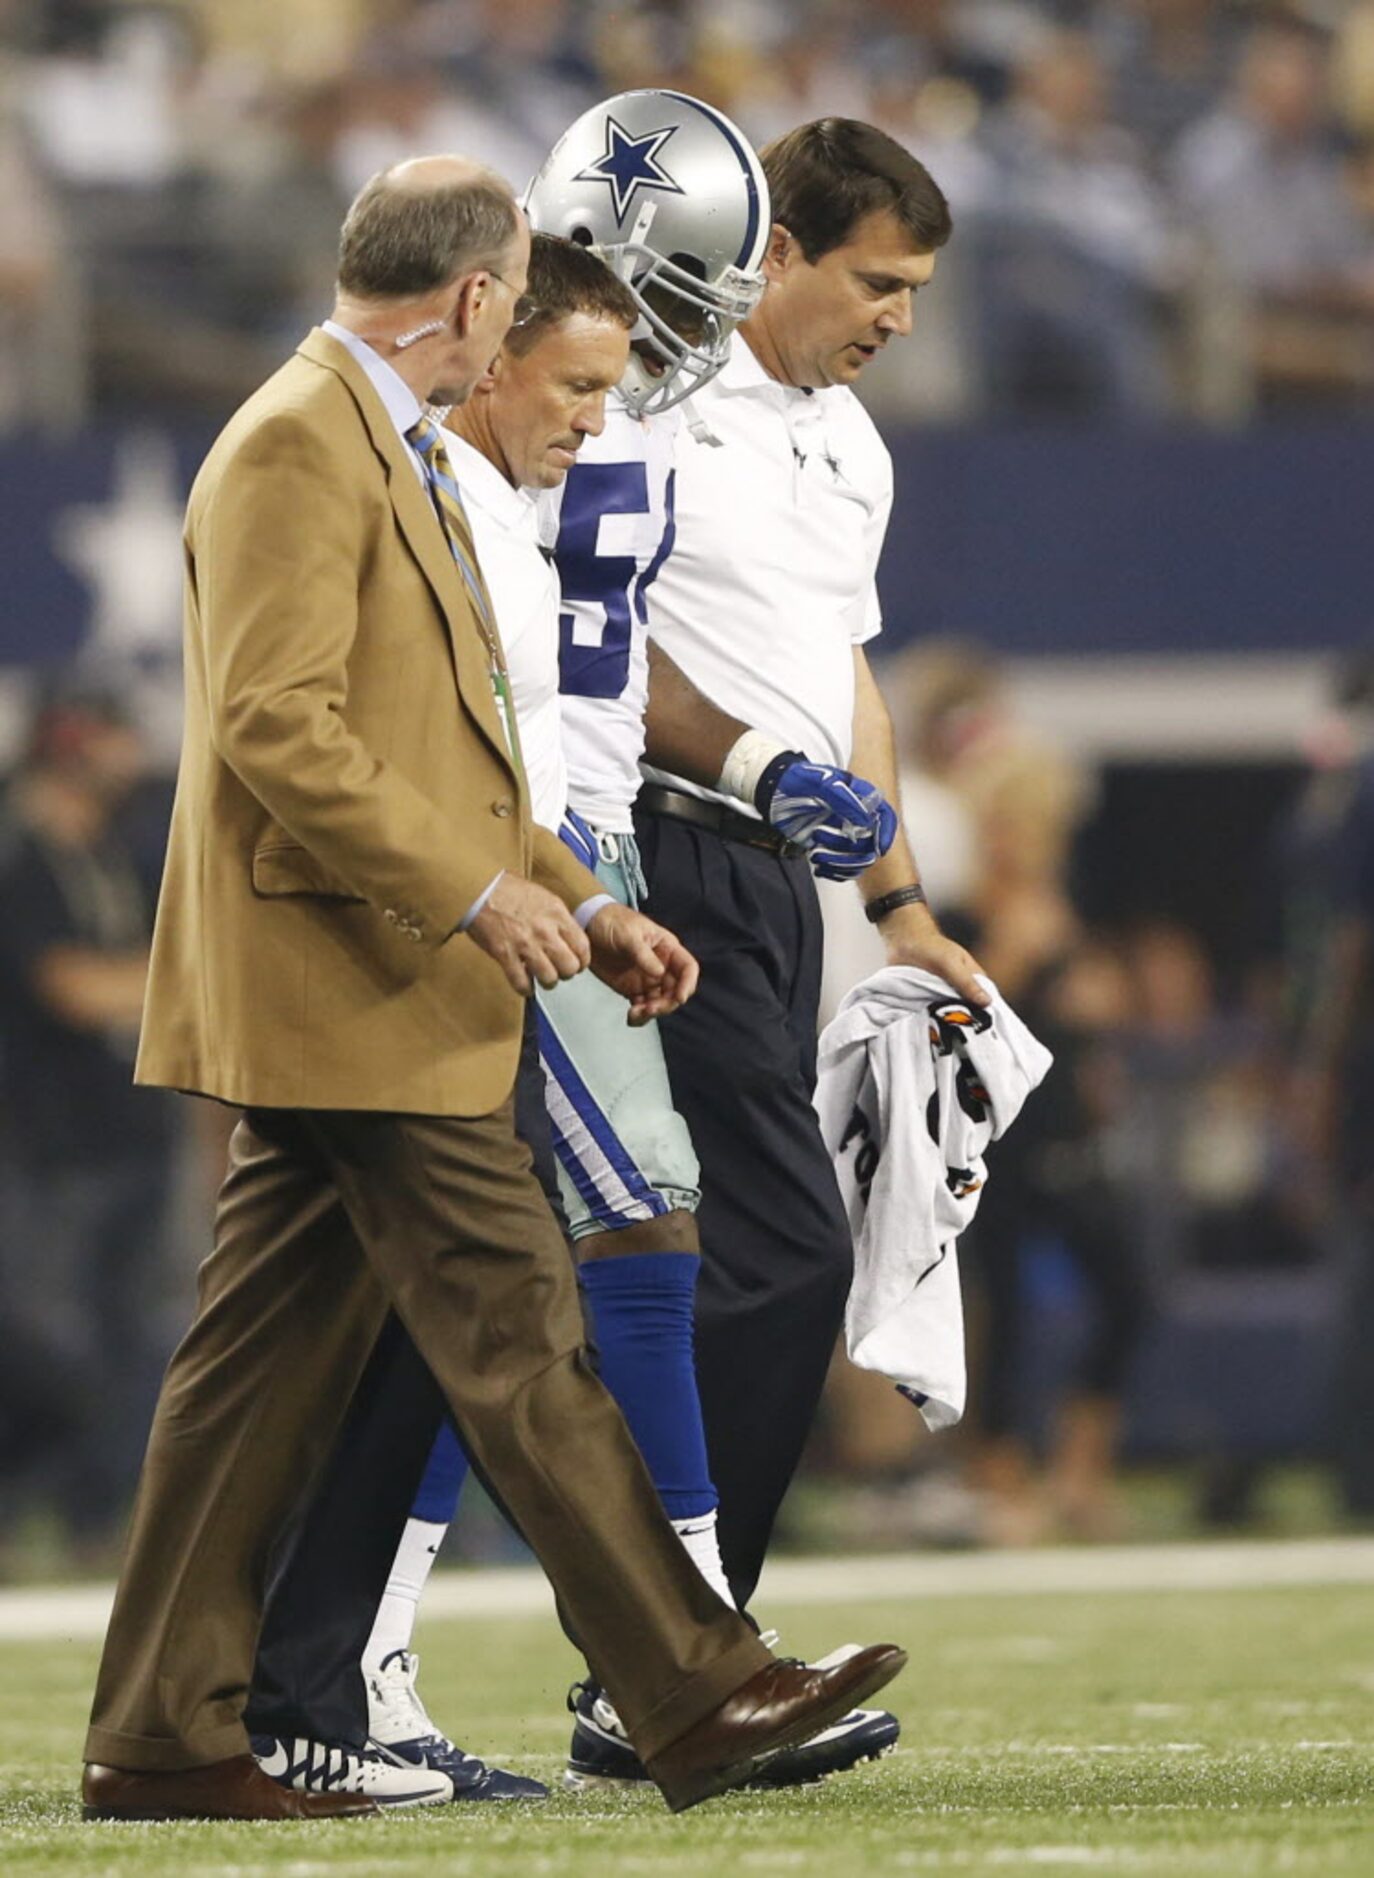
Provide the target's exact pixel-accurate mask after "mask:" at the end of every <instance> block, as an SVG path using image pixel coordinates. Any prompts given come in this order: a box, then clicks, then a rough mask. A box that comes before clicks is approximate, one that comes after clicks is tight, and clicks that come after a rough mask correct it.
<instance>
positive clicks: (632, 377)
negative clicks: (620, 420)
mask: <svg viewBox="0 0 1374 1878" xmlns="http://www.w3.org/2000/svg"><path fill="white" fill-rule="evenodd" d="M525 209H526V212H527V213H528V215H529V218H530V221H531V223H532V224H533V226H534V227H535V228H536V229H538V230H540V231H541V233H543V234H547V235H562V236H564V237H565V238H566V239H568V240H572V241H578V242H581V243H582V244H583V246H585V247H589V248H591V249H592V251H593V252H594V253H596V254H598V255H600V257H601V259H602V260H603V261H605V262H606V264H607V266H609V267H610V268H611V269H612V271H613V272H614V273H616V274H618V275H619V276H620V278H621V279H622V280H623V281H625V282H626V284H627V285H628V286H629V288H630V291H631V292H632V293H633V294H634V297H635V302H636V304H637V306H638V307H639V324H638V325H637V326H636V328H635V330H634V335H633V337H634V340H635V341H636V342H637V343H636V348H635V350H634V351H632V352H631V354H630V368H629V371H628V372H627V373H626V376H625V378H624V379H623V380H622V383H621V390H622V391H623V393H624V395H625V397H626V399H627V400H628V402H629V404H630V406H631V408H632V409H633V410H635V411H637V412H639V413H640V414H641V415H645V414H649V413H652V412H656V411H666V410H669V409H670V408H671V407H672V406H673V405H675V404H680V403H681V402H682V400H683V399H684V398H687V397H690V396H691V394H692V393H693V392H694V391H696V390H698V389H699V388H700V387H701V386H702V385H704V384H706V383H707V382H708V381H709V380H710V379H712V378H714V377H715V375H716V373H717V372H718V371H719V370H720V368H721V366H722V365H724V363H725V361H726V359H727V358H728V357H729V355H730V335H731V333H732V332H733V331H734V329H735V327H736V326H738V324H739V322H740V321H741V320H742V319H744V318H746V317H747V316H748V315H749V314H750V313H751V312H752V311H753V310H754V308H755V307H756V306H757V305H758V302H759V297H760V295H761V294H762V292H763V285H764V282H763V276H762V274H761V273H760V272H759V264H760V262H761V261H762V259H763V251H764V248H765V246H766V245H767V241H768V230H769V225H770V205H769V200H768V184H767V182H766V181H765V179H764V174H763V169H762V167H761V165H760V163H759V160H758V158H757V157H756V156H755V155H754V152H753V151H752V150H751V149H750V147H749V145H748V143H747V142H746V141H745V139H744V137H743V136H742V134H741V133H740V132H739V131H738V130H737V129H736V128H735V126H734V125H733V124H732V123H731V122H730V120H729V118H728V117H726V116H725V114H724V113H723V112H722V111H717V110H716V109H715V108H714V107H713V106H711V105H709V104H702V103H701V102H700V100H699V99H697V98H689V97H688V96H687V95H686V93H685V92H681V91H622V92H620V93H619V94H618V95H617V96H616V97H614V98H607V99H606V100H605V101H604V102H603V103H601V104H597V105H594V106H593V107H592V109H591V110H590V111H586V112H584V113H583V115H582V116H581V117H579V118H578V120H577V122H576V123H575V124H574V125H572V127H571V128H570V129H569V130H566V131H565V132H564V133H563V135H562V136H561V137H560V138H559V140H558V142H557V143H556V144H555V145H554V147H553V149H552V150H551V151H550V152H549V155H548V156H547V158H546V159H545V161H544V163H543V165H542V167H541V168H540V170H539V172H538V174H537V175H536V176H535V179H534V181H533V182H532V183H531V184H530V186H529V189H528V191H527V192H526V195H525ZM645 354H647V355H648V356H647V357H646V356H645Z"/></svg>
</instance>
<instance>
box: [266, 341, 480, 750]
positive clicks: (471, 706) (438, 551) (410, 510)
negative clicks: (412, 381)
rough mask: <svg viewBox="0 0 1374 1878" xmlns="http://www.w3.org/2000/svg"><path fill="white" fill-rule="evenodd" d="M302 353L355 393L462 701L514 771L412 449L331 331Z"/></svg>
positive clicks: (463, 591)
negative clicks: (437, 616) (439, 618)
mask: <svg viewBox="0 0 1374 1878" xmlns="http://www.w3.org/2000/svg"><path fill="white" fill-rule="evenodd" d="M298 350H299V352H300V353H301V355H302V357H304V358H307V359H309V360H311V362H312V363H313V364H316V365H322V366H324V367H325V368H326V369H327V370H329V371H332V372H334V373H336V374H337V375H338V376H339V377H340V378H342V379H343V381H344V383H345V384H346V385H347V386H348V389H349V391H350V392H351V393H352V394H353V398H354V401H355V402H356V404H357V406H358V410H359V413H360V415H361V417H362V420H363V423H364V424H365V425H366V427H367V432H368V435H369V437H370V438H371V440H372V446H373V448H374V449H375V451H376V452H377V455H378V456H379V457H380V458H381V459H382V462H383V464H384V465H385V467H386V474H387V487H388V492H389V494H390V496H391V506H392V509H393V510H394V511H395V515H396V523H397V526H398V528H399V529H400V531H401V533H402V535H403V536H404V537H405V541H406V545H407V547H408V548H409V549H410V552H411V553H412V554H413V555H414V557H415V559H416V561H417V562H418V563H419V566H420V570H421V572H422V573H423V574H424V576H425V579H426V581H428V583H429V586H430V589H431V591H432V592H433V594H434V598H435V600H436V602H437V603H438V606H439V610H440V612H441V613H442V614H443V617H444V625H445V627H446V629H447V631H448V638H449V646H450V648H451V650H452V653H453V668H454V673H455V676H456V677H457V680H458V689H459V691H460V693H461V694H462V698H463V702H464V704H465V705H466V706H467V708H468V710H469V711H470V712H471V714H472V716H473V717H474V718H475V719H476V720H477V724H478V726H479V728H480V729H481V731H482V734H483V735H484V736H485V737H486V739H487V742H488V743H490V744H491V745H492V747H493V749H494V750H495V751H496V754H497V755H498V756H499V757H501V758H502V759H503V761H504V762H505V763H506V765H507V767H508V768H509V769H510V770H511V771H512V774H514V769H515V766H514V764H513V763H512V761H511V756H510V751H509V749H508V747H507V744H506V736H505V731H504V729H503V727H502V724H501V718H500V713H499V711H498V709H497V704H496V699H495V697H494V695H493V692H492V686H491V671H490V667H489V664H488V661H487V652H486V647H485V646H484V645H483V643H482V635H481V633H480V631H479V630H478V626H477V620H476V618H475V616H474V614H473V611H472V603H471V601H470V600H469V599H468V593H467V588H466V587H465V586H464V584H463V577H462V575H461V574H460V573H459V572H458V569H457V566H456V565H455V563H454V559H453V550H452V549H451V548H450V547H449V544H448V538H447V536H446V535H445V534H444V528H443V524H442V522H441V521H440V520H439V517H438V514H437V512H436V510H435V508H434V504H433V503H432V502H431V501H430V498H429V495H428V493H427V492H426V490H425V488H424V486H423V484H422V483H421V481H420V479H419V477H418V476H417V475H416V473H415V466H414V464H413V462H412V460H411V456H410V452H409V451H408V450H407V448H406V445H405V444H404V442H403V441H402V439H401V438H400V436H399V435H398V433H397V430H396V426H395V425H394V424H393V423H392V421H391V417H390V415H389V414H388V412H387V409H386V406H385V405H384V404H383V403H382V401H381V399H380V398H379V397H378V395H377V393H376V391H375V389H374V388H373V386H372V383H371V381H370V380H369V378H368V376H367V373H366V372H365V371H364V370H363V369H362V367H361V366H360V365H359V364H358V361H357V360H356V359H355V358H354V357H353V355H352V353H351V352H349V350H348V348H347V346H342V345H340V344H339V342H338V341H337V340H336V339H334V338H332V337H331V336H330V334H328V333H326V332H322V331H321V330H320V328H319V327H316V328H315V329H314V330H313V331H312V332H311V333H309V334H308V335H307V336H306V338H305V339H304V340H302V342H301V344H300V346H299V348H298Z"/></svg>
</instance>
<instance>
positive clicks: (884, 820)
mask: <svg viewBox="0 0 1374 1878" xmlns="http://www.w3.org/2000/svg"><path fill="white" fill-rule="evenodd" d="M754 805H755V807H756V808H757V809H758V811H759V813H760V814H761V815H762V816H763V817H764V819H765V820H766V821H767V822H768V823H769V824H770V826H771V827H773V828H776V829H777V831H778V833H779V834H780V835H784V836H785V837H786V838H787V839H788V840H789V841H795V842H797V843H798V844H799V845H800V846H803V847H805V848H806V849H807V851H808V859H809V860H810V862H811V868H812V872H813V873H815V874H816V875H817V876H818V877H819V878H820V879H821V880H852V879H854V877H855V876H856V875H858V874H861V873H862V872H863V871H864V869H865V868H866V867H871V866H872V865H873V863H874V861H876V860H878V859H879V858H880V856H882V855H884V854H886V853H887V851H888V849H889V848H890V847H891V846H892V843H893V841H894V840H895V839H896V834H897V816H896V813H895V811H894V810H893V808H892V806H891V804H890V803H889V802H888V801H887V799H886V797H885V796H884V795H883V793H882V791H881V790H879V789H875V788H874V786H873V784H872V783H871V782H865V781H864V779H863V778H862V777H861V776H852V775H851V774H850V773H849V771H848V770H844V769H837V768H836V767H835V766H834V765H833V764H831V763H812V762H809V761H808V760H807V759H806V758H805V757H804V756H802V755H800V754H799V753H798V752H797V751H795V750H784V751H783V752H782V753H781V754H780V755H778V756H775V757H774V758H773V760H772V762H771V763H770V764H769V765H768V767H767V769H765V770H764V772H763V774H762V776H760V778H759V781H758V786H757V788H756V789H755V791H754Z"/></svg>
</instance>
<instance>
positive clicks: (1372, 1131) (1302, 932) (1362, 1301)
mask: <svg viewBox="0 0 1374 1878" xmlns="http://www.w3.org/2000/svg"><path fill="white" fill-rule="evenodd" d="M1331 702H1332V707H1333V708H1332V714H1331V717H1330V718H1329V720H1328V722H1327V724H1326V726H1325V727H1324V730H1325V734H1324V736H1323V739H1322V747H1321V749H1320V751H1319V752H1318V753H1317V759H1316V761H1315V763H1314V767H1313V772H1312V775H1311V778H1310V780H1309V782H1308V784H1307V787H1306V789H1305V790H1304V792H1303V794H1302V796H1301V798H1300V800H1299V802H1298V804H1297V807H1296V809H1295V811H1294V813H1293V815H1292V816H1291V818H1290V819H1289V821H1288V823H1287V825H1286V827H1285V829H1284V830H1283V836H1282V842H1281V849H1280V853H1281V862H1282V878H1283V880H1284V885H1285V893H1284V909H1285V941H1286V948H1285V949H1286V960H1287V968H1288V969H1287V981H1286V991H1287V1015H1288V1020H1289V1025H1290V1034H1291V1036H1292V1039H1293V1049H1294V1053H1295V1068H1294V1075H1293V1082H1292V1089H1291V1095H1290V1115H1291V1118H1292V1128H1293V1131H1294V1133H1295V1135H1296V1138H1297V1141H1296V1145H1297V1147H1298V1150H1299V1153H1300V1154H1301V1155H1302V1158H1303V1163H1304V1164H1305V1165H1306V1166H1307V1167H1309V1168H1315V1169H1316V1170H1317V1172H1318V1178H1319V1179H1320V1178H1322V1177H1323V1176H1324V1178H1325V1181H1326V1183H1328V1189H1329V1194H1330V1197H1331V1199H1332V1200H1333V1201H1334V1204H1335V1207H1336V1209H1337V1214H1338V1219H1339V1223H1340V1226H1341V1227H1342V1228H1343V1231H1344V1234H1345V1236H1346V1237H1347V1238H1348V1239H1349V1241H1350V1250H1351V1255H1352V1258H1351V1270H1350V1279H1349V1289H1348V1293H1347V1297H1346V1303H1345V1309H1344V1311H1343V1313H1342V1322H1343V1326H1344V1334H1343V1339H1342V1355H1341V1359H1340V1361H1339V1363H1338V1366H1337V1374H1336V1387H1335V1399H1334V1402H1333V1447H1334V1456H1335V1462H1336V1474H1337V1481H1338V1484H1339V1488H1340V1493H1341V1498H1342V1500H1343V1502H1344V1504H1345V1508H1346V1511H1347V1512H1349V1513H1352V1514H1354V1515H1356V1516H1357V1517H1359V1518H1363V1519H1368V1518H1370V1517H1374V1447H1371V1443H1370V1439H1369V1431H1370V1429H1371V1428H1374V1365H1371V1363H1370V1359H1369V1350H1370V1342H1371V1337H1374V1119H1372V1118H1374V647H1368V648H1366V649H1365V650H1364V651H1362V652H1360V653H1357V654H1353V655H1352V656H1350V657H1349V658H1348V659H1346V660H1345V661H1344V662H1343V663H1342V664H1341V666H1340V667H1339V669H1338V671H1337V673H1336V678H1335V683H1334V685H1333V688H1332V699H1331Z"/></svg>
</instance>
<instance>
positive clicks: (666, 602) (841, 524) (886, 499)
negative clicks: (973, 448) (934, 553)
mask: <svg viewBox="0 0 1374 1878" xmlns="http://www.w3.org/2000/svg"><path fill="white" fill-rule="evenodd" d="M676 480H677V501H676V523H677V533H676V539H675V541H674V543H673V551H672V553H671V554H670V555H669V556H668V558H667V560H666V561H665V562H664V564H663V566H662V568H661V569H660V571H659V574H658V578H657V580H656V581H655V583H654V585H653V587H652V588H651V590H650V592H649V595H648V604H649V630H650V636H651V637H652V638H654V639H655V640H657V641H658V643H659V644H660V645H661V646H662V647H663V649H664V651H665V652H666V653H667V654H668V655H669V657H670V658H672V659H673V660H675V661H676V663H677V664H678V665H680V666H681V667H682V669H683V671H684V672H686V674H687V676H688V677H689V678H690V679H691V680H692V682H693V683H694V684H695V685H697V686H698V688H699V689H700V690H702V691H704V692H705V693H706V695H707V696H708V697H709V698H711V699H712V700H713V701H714V702H715V703H716V704H718V705H719V706H720V707H721V709H722V710H725V711H729V712H730V713H731V714H732V715H733V716H735V717H738V718H742V719H743V720H744V722H745V723H747V724H749V725H751V726H753V727H754V728H755V729H758V730H764V731H768V732H769V733H770V734H771V735H773V736H775V737H778V738H780V739H781V740H782V741H783V742H784V743H785V744H786V745H788V747H789V748H792V749H797V750H801V751H804V752H805V754H806V755H807V756H809V757H812V758H813V759H815V760H816V761H817V762H824V763H838V764H840V765H842V766H847V765H848V763H849V759H850V750H851V745H852V742H853V731H854V647H855V646H856V645H863V644H864V643H865V642H866V641H867V640H869V639H871V638H873V637H874V635H875V634H876V633H877V632H878V631H879V629H880V627H881V625H882V615H881V612H880V609H879V606H878V593H877V588H876V585H875V575H876V572H877V567H878V557H879V555H880V554H881V552H882V546H883V537H884V535H885V533H886V530H887V518H888V515H889V513H890V512H891V508H892V458H891V456H890V455H889V454H888V450H887V446H886V445H885V444H884V442H883V440H882V438H881V437H880V436H879V435H878V432H877V429H876V428H875V426H874V423H873V420H872V418H870V417H869V415H868V413H867V412H866V411H865V410H864V408H863V406H862V405H861V404H860V403H859V401H858V399H857V398H856V397H855V396H854V394H853V392H852V391H850V390H849V389H848V388H847V387H846V386H833V387H830V388H828V389H826V390H823V391H811V392H807V391H798V390H794V389H793V388H792V387H790V386H787V385H780V384H778V383H777V382H776V380H774V379H772V378H770V377H769V376H768V374H767V373H766V372H765V371H764V369H763V367H762V366H761V365H760V364H759V362H758V360H757V359H756V358H755V356H754V354H753V352H751V351H750V349H749V346H748V345H747V343H746V342H745V340H744V339H743V337H742V336H739V335H737V336H736V338H735V342H734V345H733V347H732V348H731V354H730V361H729V363H728V364H727V365H726V367H725V369H724V370H723V371H722V372H721V373H720V374H719V376H718V377H716V378H715V379H713V380H712V381H711V383H710V384H709V385H707V386H706V387H705V389H704V390H702V391H699V392H698V393H697V394H696V395H695V396H694V397H693V399H692V401H691V403H690V405H689V406H688V407H687V409H686V421H685V422H684V423H683V425H682V428H681V429H680V431H679V432H678V439H677V479H676ZM644 773H645V775H646V776H649V777H652V778H653V779H654V780H655V781H658V782H664V783H667V784H669V785H670V786H671V787H672V788H674V789H681V790H686V791H688V792H689V793H690V794H692V795H698V796H706V797H708V798H712V799H716V800H720V801H728V802H729V805H730V806H731V807H732V808H734V809H736V810H737V811H742V812H744V813H753V811H752V809H747V808H745V806H744V805H743V804H741V803H739V802H736V801H735V800H733V798H729V797H724V796H720V797H716V796H715V795H714V792H713V791H711V790H709V789H702V788H699V787H698V786H697V785H696V784H694V783H690V782H686V781H684V780H683V779H682V778H680V777H677V776H670V775H667V774H666V773H664V772H662V771H660V770H655V769H652V768H650V767H649V766H648V765H647V764H646V765H645V770H644Z"/></svg>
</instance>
